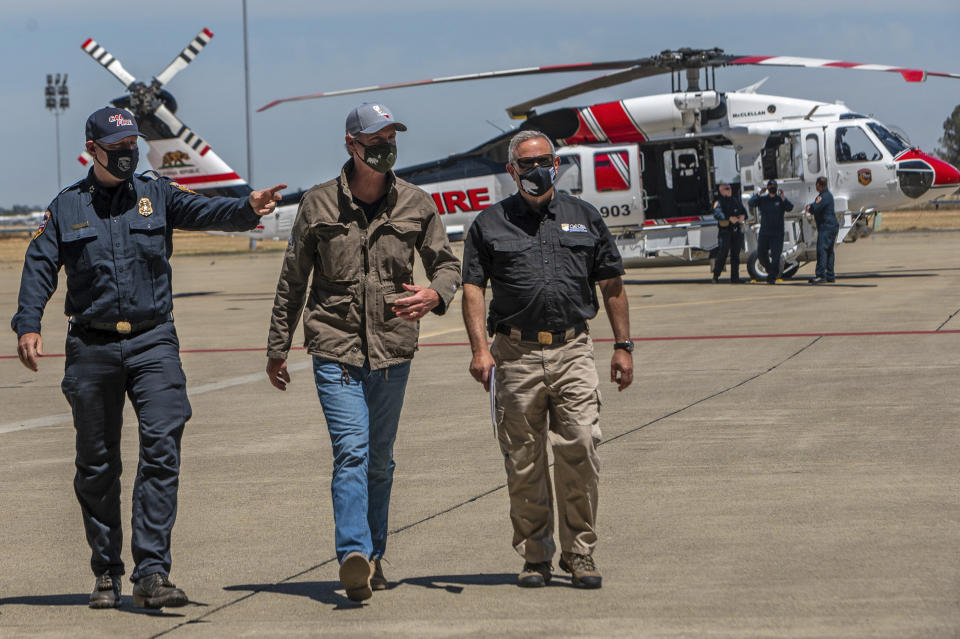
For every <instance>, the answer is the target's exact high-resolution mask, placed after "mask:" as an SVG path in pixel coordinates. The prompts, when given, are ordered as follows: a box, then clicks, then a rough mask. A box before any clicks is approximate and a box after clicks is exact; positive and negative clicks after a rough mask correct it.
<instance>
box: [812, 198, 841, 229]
mask: <svg viewBox="0 0 960 639" xmlns="http://www.w3.org/2000/svg"><path fill="white" fill-rule="evenodd" d="M810 212H811V213H813V219H815V220H816V221H817V226H831V225H833V226H839V225H840V223H839V222H838V221H837V212H836V211H835V210H834V209H833V194H832V193H830V191H829V190H828V189H824V190H822V191H820V193H819V194H818V195H817V198H816V199H815V200H814V201H813V202H812V203H811V204H810Z"/></svg>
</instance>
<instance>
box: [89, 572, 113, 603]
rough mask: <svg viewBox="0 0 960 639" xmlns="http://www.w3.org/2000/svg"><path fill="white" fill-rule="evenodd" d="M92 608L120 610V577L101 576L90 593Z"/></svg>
mask: <svg viewBox="0 0 960 639" xmlns="http://www.w3.org/2000/svg"><path fill="white" fill-rule="evenodd" d="M90 607H91V608H119V607H120V577H119V576H114V575H100V576H99V577H97V583H96V584H95V585H94V586H93V592H91V593H90Z"/></svg>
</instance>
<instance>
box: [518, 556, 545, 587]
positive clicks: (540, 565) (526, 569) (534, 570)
mask: <svg viewBox="0 0 960 639" xmlns="http://www.w3.org/2000/svg"><path fill="white" fill-rule="evenodd" d="M552 572H553V566H551V565H550V562H549V561H540V562H536V563H535V562H532V561H528V562H526V563H524V564H523V570H521V571H520V574H519V575H518V576H517V585H518V586H520V587H521V588H543V587H544V586H548V585H550V577H551V573H552Z"/></svg>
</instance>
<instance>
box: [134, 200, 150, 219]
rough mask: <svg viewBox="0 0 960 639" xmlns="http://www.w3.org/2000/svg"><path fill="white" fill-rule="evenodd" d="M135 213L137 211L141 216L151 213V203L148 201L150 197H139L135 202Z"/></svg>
mask: <svg viewBox="0 0 960 639" xmlns="http://www.w3.org/2000/svg"><path fill="white" fill-rule="evenodd" d="M137 213H139V214H140V215H142V216H143V217H147V216H148V215H150V214H151V213H153V204H151V203H150V198H148V197H142V198H140V201H139V202H137Z"/></svg>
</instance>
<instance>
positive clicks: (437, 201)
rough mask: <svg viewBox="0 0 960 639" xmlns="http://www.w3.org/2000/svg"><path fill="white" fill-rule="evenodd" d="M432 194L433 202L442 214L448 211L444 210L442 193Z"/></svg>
mask: <svg viewBox="0 0 960 639" xmlns="http://www.w3.org/2000/svg"><path fill="white" fill-rule="evenodd" d="M430 195H432V196H433V203H434V204H436V205H437V210H438V211H440V215H443V214H444V213H446V211H444V210H443V201H441V200H440V194H439V193H431V194H430Z"/></svg>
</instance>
